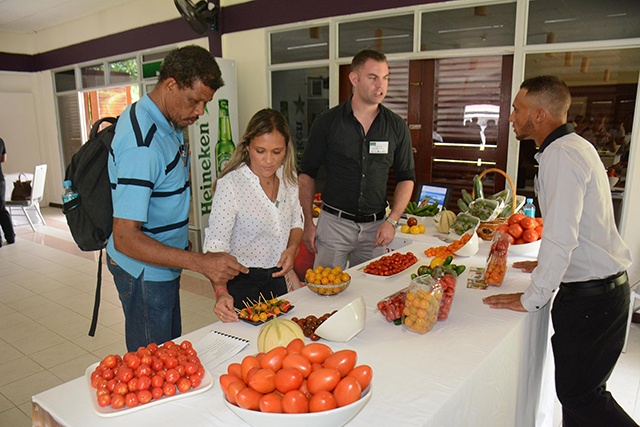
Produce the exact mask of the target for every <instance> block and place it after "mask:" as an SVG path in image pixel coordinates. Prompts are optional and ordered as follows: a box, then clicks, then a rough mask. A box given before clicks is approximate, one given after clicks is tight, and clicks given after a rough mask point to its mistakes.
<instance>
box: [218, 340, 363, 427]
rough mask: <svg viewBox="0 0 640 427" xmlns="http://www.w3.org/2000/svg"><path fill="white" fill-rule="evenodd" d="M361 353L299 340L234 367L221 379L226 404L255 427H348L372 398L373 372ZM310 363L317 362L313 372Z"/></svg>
mask: <svg viewBox="0 0 640 427" xmlns="http://www.w3.org/2000/svg"><path fill="white" fill-rule="evenodd" d="M357 358H358V357H357V354H356V352H355V351H353V350H349V349H345V350H340V351H336V352H334V351H333V350H332V349H331V348H330V347H329V346H327V345H326V344H323V343H311V344H307V345H305V344H304V342H303V341H302V340H301V339H296V340H293V341H292V342H291V343H290V344H289V345H287V347H276V348H274V349H272V350H270V351H269V352H267V353H265V354H264V355H262V356H261V358H260V359H258V358H257V357H256V356H246V357H245V358H244V359H243V360H242V362H241V363H237V362H236V363H231V364H230V365H229V366H228V368H227V373H226V374H223V375H221V376H220V378H219V382H220V387H221V389H222V392H223V394H224V402H225V404H226V405H227V407H228V408H229V409H230V410H231V411H233V413H235V414H236V415H237V416H239V417H240V418H242V419H243V420H244V421H245V422H247V423H249V424H251V425H252V426H257V427H258V426H259V427H264V426H271V425H274V426H275V425H277V426H278V427H288V426H291V427H299V426H301V425H303V426H305V427H306V426H318V427H321V426H327V425H336V426H337V425H344V424H346V423H347V422H348V421H349V420H351V419H352V418H353V417H355V416H356V414H357V413H358V412H359V411H360V410H361V409H362V408H363V407H364V406H365V405H366V404H367V402H368V401H369V399H370V397H371V379H372V377H373V371H372V369H371V367H370V366H368V365H357ZM312 364H319V365H320V366H319V367H317V368H316V369H312V368H311V366H312Z"/></svg>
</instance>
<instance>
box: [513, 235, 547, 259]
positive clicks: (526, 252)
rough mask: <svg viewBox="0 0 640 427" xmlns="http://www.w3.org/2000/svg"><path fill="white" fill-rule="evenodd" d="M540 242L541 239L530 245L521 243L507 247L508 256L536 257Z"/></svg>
mask: <svg viewBox="0 0 640 427" xmlns="http://www.w3.org/2000/svg"><path fill="white" fill-rule="evenodd" d="M540 242H542V239H539V240H536V241H535V242H531V243H521V244H519V245H510V246H509V254H511V255H518V256H534V257H537V256H538V251H539V250H540Z"/></svg>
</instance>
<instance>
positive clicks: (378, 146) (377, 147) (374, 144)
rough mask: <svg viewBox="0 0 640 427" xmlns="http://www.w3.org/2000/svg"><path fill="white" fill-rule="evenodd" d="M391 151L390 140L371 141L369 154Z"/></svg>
mask: <svg viewBox="0 0 640 427" xmlns="http://www.w3.org/2000/svg"><path fill="white" fill-rule="evenodd" d="M388 152H389V141H370V142H369V154H387V153H388Z"/></svg>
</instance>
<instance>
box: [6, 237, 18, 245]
mask: <svg viewBox="0 0 640 427" xmlns="http://www.w3.org/2000/svg"><path fill="white" fill-rule="evenodd" d="M15 242H16V236H13V238H12V239H10V238H8V237H7V244H9V245H12V244H14V243H15Z"/></svg>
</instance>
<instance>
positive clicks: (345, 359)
mask: <svg viewBox="0 0 640 427" xmlns="http://www.w3.org/2000/svg"><path fill="white" fill-rule="evenodd" d="M357 360H358V355H357V354H356V352H355V351H353V350H340V351H336V352H335V353H333V354H332V355H330V356H329V357H327V358H326V359H325V361H324V367H325V368H333V369H336V370H338V372H340V377H342V378H344V377H346V376H347V374H348V373H349V372H351V370H352V369H353V368H354V367H355V366H356V362H357Z"/></svg>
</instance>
